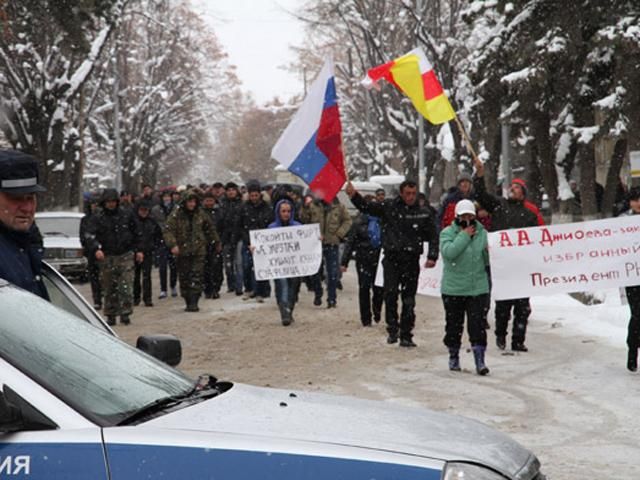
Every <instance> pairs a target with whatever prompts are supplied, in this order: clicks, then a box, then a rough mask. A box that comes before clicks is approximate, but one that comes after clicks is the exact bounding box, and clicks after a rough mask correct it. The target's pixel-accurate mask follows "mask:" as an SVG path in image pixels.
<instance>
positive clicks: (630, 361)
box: [627, 348, 638, 372]
mask: <svg viewBox="0 0 640 480" xmlns="http://www.w3.org/2000/svg"><path fill="white" fill-rule="evenodd" d="M627 369H628V370H629V371H630V372H635V371H637V370H638V349H637V348H629V356H628V357H627Z"/></svg>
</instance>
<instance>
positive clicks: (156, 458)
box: [107, 444, 442, 480]
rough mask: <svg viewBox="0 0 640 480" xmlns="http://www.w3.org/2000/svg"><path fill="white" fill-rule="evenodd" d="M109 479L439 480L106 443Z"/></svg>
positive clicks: (391, 467)
mask: <svg viewBox="0 0 640 480" xmlns="http://www.w3.org/2000/svg"><path fill="white" fill-rule="evenodd" d="M107 458H108V461H109V468H110V470H111V475H112V477H111V478H112V479H113V480H121V479H130V478H159V477H160V476H161V477H162V478H163V479H185V478H189V479H204V478H207V479H212V478H215V479H220V480H223V479H251V480H257V479H261V480H283V479H290V480H373V479H375V480H440V478H441V475H442V472H441V471H440V470H438V469H434V468H427V467H417V466H411V465H402V464H396V463H383V462H377V461H366V460H351V459H343V458H333V457H320V456H313V455H302V454H291V453H268V452H254V451H239V450H223V449H209V448H194V447H175V446H154V445H125V444H109V445H107Z"/></svg>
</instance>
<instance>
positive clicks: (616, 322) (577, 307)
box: [531, 289, 640, 477]
mask: <svg viewBox="0 0 640 480" xmlns="http://www.w3.org/2000/svg"><path fill="white" fill-rule="evenodd" d="M594 296H595V298H597V299H598V300H600V301H601V302H602V303H601V304H598V305H584V304H582V303H581V302H579V301H578V300H576V299H575V298H573V297H571V296H569V295H566V294H560V295H553V296H549V297H535V298H532V299H531V306H532V310H533V313H532V320H533V321H536V322H541V323H546V324H548V325H549V326H550V327H551V328H554V329H555V328H557V329H558V332H559V333H560V334H565V335H571V336H574V335H575V334H580V335H584V336H586V337H593V338H599V339H602V340H605V341H606V342H607V343H608V344H609V345H611V346H613V347H624V345H626V338H627V323H628V321H629V306H628V305H627V303H626V298H625V297H624V289H620V290H619V289H609V290H604V291H601V292H597V293H596V294H595V295H594ZM639 477H640V474H639Z"/></svg>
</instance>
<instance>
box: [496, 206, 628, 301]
mask: <svg viewBox="0 0 640 480" xmlns="http://www.w3.org/2000/svg"><path fill="white" fill-rule="evenodd" d="M489 255H490V259H491V279H492V281H493V292H492V293H493V297H494V298H495V299H497V300H508V299H512V298H524V297H531V296H536V295H551V294H555V293H561V292H565V293H568V292H585V291H592V290H600V289H603V288H611V287H614V288H615V287H625V286H630V285H640V215H633V216H624V217H618V218H608V219H604V220H594V221H591V222H583V223H567V224H561V225H549V226H545V227H532V228H523V229H513V230H502V231H499V232H492V233H489Z"/></svg>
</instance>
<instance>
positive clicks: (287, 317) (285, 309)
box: [278, 303, 293, 327]
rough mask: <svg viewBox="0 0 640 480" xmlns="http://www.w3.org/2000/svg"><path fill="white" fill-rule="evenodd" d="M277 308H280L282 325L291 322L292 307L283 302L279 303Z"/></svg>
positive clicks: (287, 324) (286, 325)
mask: <svg viewBox="0 0 640 480" xmlns="http://www.w3.org/2000/svg"><path fill="white" fill-rule="evenodd" d="M278 308H279V309H280V320H281V321H282V325H284V326H285V327H288V326H289V325H291V324H292V323H293V315H292V314H293V308H292V307H290V306H288V305H287V304H284V303H279V304H278Z"/></svg>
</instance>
